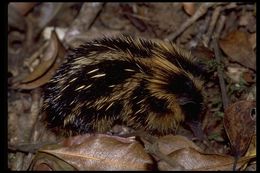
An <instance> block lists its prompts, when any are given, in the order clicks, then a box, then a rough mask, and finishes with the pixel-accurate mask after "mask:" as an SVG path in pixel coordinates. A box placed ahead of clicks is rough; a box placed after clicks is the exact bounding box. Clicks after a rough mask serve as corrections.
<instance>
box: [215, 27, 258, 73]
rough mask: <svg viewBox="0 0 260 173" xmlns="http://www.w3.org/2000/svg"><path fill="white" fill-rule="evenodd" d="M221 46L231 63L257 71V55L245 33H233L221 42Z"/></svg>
mask: <svg viewBox="0 0 260 173" xmlns="http://www.w3.org/2000/svg"><path fill="white" fill-rule="evenodd" d="M219 45H220V48H221V49H222V50H223V51H224V52H225V54H227V55H228V57H229V58H230V60H231V61H235V62H238V63H239V64H241V65H243V66H246V67H248V68H251V69H253V70H256V55H255V52H254V50H253V48H252V46H251V43H250V41H249V39H248V36H247V34H246V33H245V32H241V31H234V32H231V33H229V34H228V35H227V36H226V37H225V38H224V39H221V40H219Z"/></svg>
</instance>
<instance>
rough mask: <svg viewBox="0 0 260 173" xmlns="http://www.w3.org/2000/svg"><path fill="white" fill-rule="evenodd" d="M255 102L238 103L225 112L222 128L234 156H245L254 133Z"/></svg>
mask: <svg viewBox="0 0 260 173" xmlns="http://www.w3.org/2000/svg"><path fill="white" fill-rule="evenodd" d="M255 109H256V102H255V101H246V100H245V101H238V102H236V103H234V104H232V105H230V106H228V108H227V109H226V110H225V115H224V127H225V130H226V133H227V136H228V138H229V141H230V144H231V148H232V151H233V154H234V156H236V157H240V156H243V155H244V154H245V152H246V151H247V149H248V146H249V144H250V142H251V139H252V136H253V135H254V134H255V133H256V112H255Z"/></svg>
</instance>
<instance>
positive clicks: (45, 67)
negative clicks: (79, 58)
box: [12, 31, 65, 89]
mask: <svg viewBox="0 0 260 173" xmlns="http://www.w3.org/2000/svg"><path fill="white" fill-rule="evenodd" d="M64 56H65V48H64V47H63V45H62V44H61V43H60V41H59V39H58V36H57V34H56V33H55V31H53V32H52V36H51V40H50V44H49V46H48V48H47V50H46V51H45V54H44V56H43V58H42V62H41V63H40V64H39V65H38V66H37V67H36V68H35V70H34V71H33V72H32V73H30V74H28V75H27V76H26V77H25V78H24V79H22V80H21V81H20V82H19V83H15V84H14V85H13V86H12V87H13V88H20V89H34V88H37V87H40V86H42V85H44V84H45V83H47V82H48V81H49V80H50V79H51V78H52V76H53V75H54V73H55V72H56V69H57V68H58V67H59V65H60V64H61V62H62V61H63V58H64Z"/></svg>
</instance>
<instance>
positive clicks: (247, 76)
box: [242, 71, 256, 84]
mask: <svg viewBox="0 0 260 173" xmlns="http://www.w3.org/2000/svg"><path fill="white" fill-rule="evenodd" d="M242 77H243V79H244V80H245V81H246V82H247V83H249V84H252V83H255V82H256V79H255V73H252V71H246V72H244V73H243V76H242Z"/></svg>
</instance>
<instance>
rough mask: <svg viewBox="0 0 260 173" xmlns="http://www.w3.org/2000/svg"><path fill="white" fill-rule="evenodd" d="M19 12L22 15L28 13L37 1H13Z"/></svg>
mask: <svg viewBox="0 0 260 173" xmlns="http://www.w3.org/2000/svg"><path fill="white" fill-rule="evenodd" d="M11 4H12V5H13V6H14V7H15V8H16V10H17V11H19V13H21V14H22V15H25V14H27V13H28V12H29V11H30V10H31V9H32V8H33V7H34V6H35V5H36V3H35V2H30V3H28V2H13V3H11Z"/></svg>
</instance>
